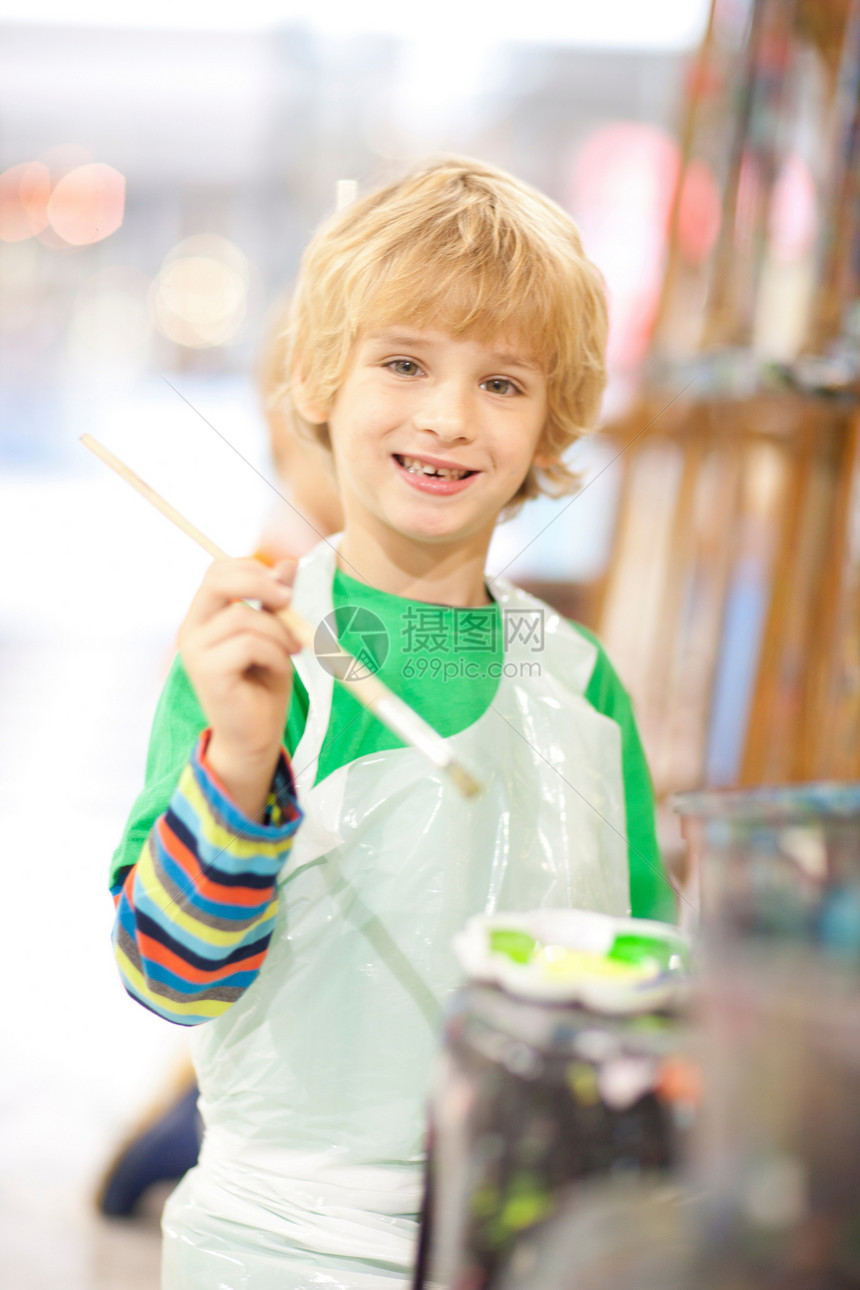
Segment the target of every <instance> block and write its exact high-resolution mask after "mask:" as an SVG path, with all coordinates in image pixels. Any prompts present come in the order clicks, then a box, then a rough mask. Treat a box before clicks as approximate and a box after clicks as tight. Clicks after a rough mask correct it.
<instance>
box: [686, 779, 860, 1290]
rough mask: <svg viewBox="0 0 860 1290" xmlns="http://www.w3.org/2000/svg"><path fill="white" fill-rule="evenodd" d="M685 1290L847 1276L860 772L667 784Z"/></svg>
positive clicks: (859, 1278)
mask: <svg viewBox="0 0 860 1290" xmlns="http://www.w3.org/2000/svg"><path fill="white" fill-rule="evenodd" d="M675 805H676V808H677V809H678V810H679V811H680V812H681V813H682V817H683V820H684V831H685V834H686V835H687V837H688V840H689V841H690V844H691V851H692V853H693V857H694V859H695V861H696V862H697V863H698V866H699V870H700V880H701V882H700V889H701V930H702V969H701V982H700V997H699V1008H698V1014H699V1027H700V1031H701V1036H702V1049H701V1051H702V1065H703V1073H704V1095H703V1102H702V1113H701V1116H700V1118H699V1122H698V1126H697V1131H696V1135H695V1143H694V1150H693V1164H692V1180H693V1186H694V1188H695V1189H696V1191H697V1194H698V1195H699V1198H700V1199H699V1202H698V1204H697V1206H696V1225H697V1232H698V1237H697V1253H696V1257H695V1260H694V1267H693V1268H692V1270H691V1273H690V1275H691V1277H692V1278H693V1280H691V1284H693V1283H695V1284H696V1285H697V1286H698V1287H700V1288H701V1290H705V1288H707V1290H711V1288H713V1290H722V1288H723V1287H726V1288H728V1287H731V1288H732V1290H777V1287H778V1288H779V1290H795V1288H796V1290H837V1288H838V1287H846V1290H847V1287H849V1286H852V1287H857V1286H860V785H858V784H841V785H840V784H805V785H793V786H786V787H783V788H766V789H754V790H745V791H717V792H701V793H692V794H683V795H681V796H679V797H678V798H676V799H675Z"/></svg>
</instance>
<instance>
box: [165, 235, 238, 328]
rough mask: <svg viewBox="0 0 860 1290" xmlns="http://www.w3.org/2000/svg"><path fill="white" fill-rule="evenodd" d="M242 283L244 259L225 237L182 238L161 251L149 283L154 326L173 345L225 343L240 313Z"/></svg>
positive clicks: (236, 324)
mask: <svg viewBox="0 0 860 1290" xmlns="http://www.w3.org/2000/svg"><path fill="white" fill-rule="evenodd" d="M248 283H249V270H248V261H247V259H246V257H245V256H244V255H243V254H242V252H241V251H240V250H239V248H238V247H237V246H235V245H234V244H233V243H232V242H230V241H228V240H227V238H224V237H217V236H215V235H213V234H205V233H204V234H200V235H198V236H197V237H189V238H186V240H185V241H184V242H181V243H180V244H179V246H176V247H174V249H173V250H172V251H171V252H170V253H169V254H168V255H167V257H166V259H165V261H164V265H163V267H162V269H161V271H160V272H159V274H158V277H157V278H156V279H155V282H154V284H153V287H152V292H151V296H150V299H151V303H152V316H153V320H154V322H155V325H156V327H157V328H158V330H159V331H160V332H161V333H162V334H163V335H164V336H166V337H167V338H168V339H169V340H174V341H176V343H177V344H178V345H187V346H190V347H191V348H194V349H204V348H206V347H207V346H210V345H226V344H227V343H228V341H230V340H231V339H232V338H233V336H234V335H235V333H236V331H237V330H238V329H239V327H240V326H241V323H242V320H243V318H244V317H245V312H246V309H247V304H248Z"/></svg>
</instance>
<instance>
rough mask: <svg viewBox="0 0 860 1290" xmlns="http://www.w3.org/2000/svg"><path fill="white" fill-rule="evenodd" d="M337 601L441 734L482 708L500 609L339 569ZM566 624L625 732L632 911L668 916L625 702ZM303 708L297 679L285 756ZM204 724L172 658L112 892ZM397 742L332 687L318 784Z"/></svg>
mask: <svg viewBox="0 0 860 1290" xmlns="http://www.w3.org/2000/svg"><path fill="white" fill-rule="evenodd" d="M332 602H333V605H334V623H333V627H334V634H336V636H337V639H338V641H339V642H340V643H341V644H342V645H343V646H344V647H345V648H346V649H348V650H349V651H350V652H351V653H353V654H356V655H358V656H359V657H362V656H363V657H365V658H367V659H368V661H371V660H372V664H373V666H374V668H375V669H378V674H379V676H380V678H381V679H382V680H383V681H384V682H385V684H386V685H388V686H389V687H390V688H391V689H392V690H393V691H394V692H395V693H396V694H399V695H400V696H401V697H402V698H403V699H404V700H405V701H406V702H407V703H408V704H409V705H410V707H412V708H414V709H415V711H416V712H418V713H419V714H420V715H421V716H422V717H424V718H425V720H427V721H428V722H429V723H430V724H431V725H432V726H433V727H434V728H435V729H436V730H438V731H439V733H440V734H442V735H446V736H447V735H453V734H456V733H457V732H458V731H460V730H464V729H465V728H466V727H467V726H470V725H472V724H473V723H474V722H475V721H477V720H478V718H479V717H481V716H482V715H483V713H484V712H485V711H486V710H487V707H488V706H489V704H490V703H491V702H492V700H493V697H494V695H495V692H496V689H497V688H498V684H499V676H498V672H499V665H500V664H501V663H502V659H503V639H502V624H501V620H500V611H499V607H498V605H496V604H492V605H489V606H487V607H486V608H481V609H459V608H452V607H451V606H447V605H431V604H427V603H426V602H423V601H415V600H407V599H406V598H404V597H402V596H394V595H391V594H389V593H388V592H384V591H379V590H378V589H377V588H375V587H369V586H367V584H365V583H363V582H359V581H357V580H356V579H355V578H351V577H350V576H349V575H348V574H345V573H343V572H342V571H341V570H339V569H338V570H336V571H335V576H334V583H333V586H332ZM571 626H572V627H573V629H574V630H575V631H577V632H579V633H581V635H583V636H584V637H585V638H586V639H587V640H589V641H590V642H591V643H592V644H593V645H594V646H595V648H596V656H595V663H594V667H593V670H592V674H591V677H590V680H589V683H588V686H587V688H586V690H585V698H586V699H587V701H588V702H589V703H591V704H592V706H593V707H594V708H595V709H596V710H597V711H598V712H600V713H602V714H603V715H604V716H606V717H609V718H610V719H611V720H612V721H614V722H616V724H617V725H618V727H619V730H620V734H621V749H622V775H623V779H624V785H623V787H624V803H625V810H626V821H627V845H628V859H629V866H630V899H631V908H632V912H633V914H634V916H635V917H639V918H660V919H667V920H673V919H674V917H675V900H674V894H673V892H672V889H671V887H670V886H669V884H668V881H667V879H666V877H665V874H664V871H663V866H662V863H661V860H660V854H659V850H658V847H657V838H656V832H655V823H654V794H653V789H652V786H651V778H650V775H649V772H648V766H647V763H646V761H645V755H644V752H643V750H642V744H641V742H640V739H639V734H638V731H637V729H636V723H635V720H634V717H633V711H632V707H631V703H630V698H629V696H628V694H627V692H626V690H625V689H624V687H623V686H622V684H621V682H620V680H619V679H618V676H617V674H616V673H615V671H614V669H613V667H612V664H611V663H610V662H609V659H608V658H607V656H606V653H605V652H604V650H603V647H602V646H601V645H600V643H599V642H598V641H597V640H596V638H595V637H594V636H593V635H592V633H591V632H589V631H587V630H586V628H584V627H582V626H581V625H580V624H578V623H571ZM491 664H495V667H493V666H490V665H491ZM307 712H308V695H307V691H306V690H305V687H304V685H303V684H302V682H301V680H300V679H299V678H298V676H297V677H296V678H295V684H294V687H293V696H292V700H291V703H290V709H289V713H288V716H287V723H286V730H285V733H284V744H285V746H286V749H287V751H288V753H289V754H290V756H292V755H293V753H294V752H295V750H296V748H297V747H298V744H299V740H300V739H301V736H302V733H303V731H304V727H305V722H306V719H307ZM207 724H208V723H207V721H206V717H205V716H204V714H203V711H202V709H201V707H200V704H199V702H198V700H197V696H196V694H195V693H194V690H193V688H192V685H191V682H190V681H189V679H188V674H187V673H186V671H185V668H184V666H183V664H182V660H181V659H180V658H179V656H178V655H177V657H176V659H175V660H174V662H173V666H172V667H171V670H170V674H169V675H168V678H167V681H166V683H165V686H164V689H163V691H162V694H161V697H160V699H159V702H158V706H157V708H156V713H155V719H154V722H153V727H152V735H151V738H150V744H149V753H148V757H147V764H146V783H145V786H144V789H143V792H142V793H141V794H140V796H139V797H138V799H137V801H136V802H135V804H134V807H133V808H132V812H131V815H130V817H129V820H128V823H127V825H126V830H125V833H124V835H123V838H122V841H121V843H120V845H119V847H118V848H117V851H116V853H115V854H114V857H113V864H112V867H111V886H112V887H114V886H115V885H116V884H117V883H118V882H120V881H121V880H122V878H123V876H124V873H125V871H127V870H128V869H129V868H130V867H131V866H132V865H133V864H135V863H136V861H137V858H138V855H139V854H140V850H141V848H142V846H143V844H144V842H145V840H146V838H147V836H148V834H149V830H150V829H151V828H152V825H153V824H154V822H155V820H156V819H157V818H158V816H159V815H161V814H162V813H163V812H164V811H165V810H166V809H167V806H168V804H169V802H170V798H171V796H172V794H173V790H174V789H175V787H176V784H177V782H178V780H179V776H180V775H181V773H182V770H183V769H184V767H185V765H186V764H187V762H188V760H189V758H190V756H191V751H192V749H193V747H194V745H195V743H196V742H197V739H198V738H199V736H200V733H201V732H202V731H203V730H204V729H205V728H206V726H207ZM402 746H403V744H402V741H401V740H400V739H399V738H398V737H397V735H395V734H393V733H392V732H391V731H390V730H389V729H388V728H387V726H384V725H382V723H381V722H380V721H378V720H377V718H376V717H374V716H373V715H372V713H370V712H368V711H367V709H366V708H364V707H363V706H362V705H361V704H359V703H358V701H357V700H356V699H354V698H353V696H352V694H351V693H350V691H349V687H348V686H345V685H339V684H335V687H334V692H333V696H332V711H331V719H330V721H329V725H328V730H327V732H326V735H325V739H324V741H323V746H322V750H321V752H320V758H319V764H318V767H317V782H319V781H320V780H322V779H325V778H326V776H328V775H330V774H331V773H332V771H335V770H337V769H339V768H340V767H341V766H345V765H347V764H348V763H349V762H352V761H354V760H355V759H356V758H357V757H362V756H366V755H368V754H370V753H375V752H379V751H381V750H383V749H389V748H399V747H402ZM298 769H301V767H299V768H298Z"/></svg>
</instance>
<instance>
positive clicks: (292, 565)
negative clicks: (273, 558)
mask: <svg viewBox="0 0 860 1290" xmlns="http://www.w3.org/2000/svg"><path fill="white" fill-rule="evenodd" d="M298 564H299V562H298V560H296V559H295V557H294V556H291V555H287V556H283V557H282V558H281V559H280V560H279V561H278V563H277V564H276V565H275V566H274V567H273V569H272V573H273V574H274V575H275V577H276V578H277V580H278V582H283V583H284V585H285V586H287V587H291V586H292V585H293V582H294V580H295V576H296V569H297V568H298Z"/></svg>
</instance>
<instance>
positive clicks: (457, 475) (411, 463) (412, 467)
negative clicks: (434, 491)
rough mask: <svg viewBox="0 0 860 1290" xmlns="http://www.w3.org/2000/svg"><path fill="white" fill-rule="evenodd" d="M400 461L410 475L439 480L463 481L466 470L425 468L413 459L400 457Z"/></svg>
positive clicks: (420, 462) (466, 473) (437, 467)
mask: <svg viewBox="0 0 860 1290" xmlns="http://www.w3.org/2000/svg"><path fill="white" fill-rule="evenodd" d="M400 460H401V461H402V462H403V465H404V467H405V469H406V470H408V471H409V473H410V474H411V475H438V476H439V477H440V478H441V479H465V477H466V475H468V474H469V472H468V470H447V469H446V468H445V467H443V466H426V465H425V464H424V463H423V462H422V461H418V460H417V458H415V457H401V458H400Z"/></svg>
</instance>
